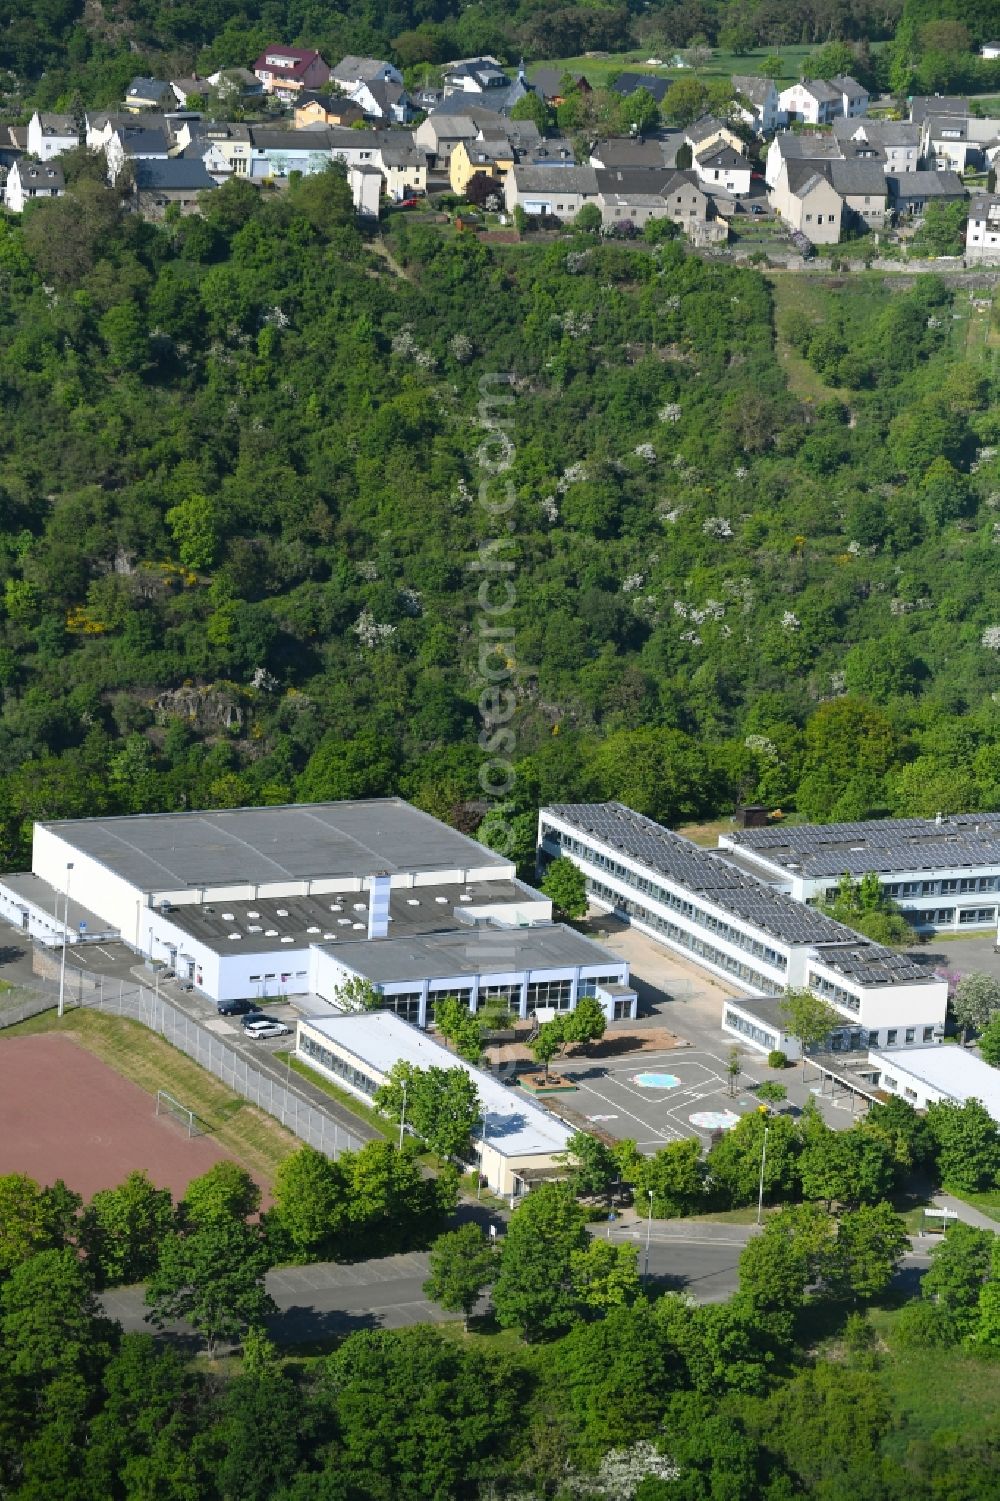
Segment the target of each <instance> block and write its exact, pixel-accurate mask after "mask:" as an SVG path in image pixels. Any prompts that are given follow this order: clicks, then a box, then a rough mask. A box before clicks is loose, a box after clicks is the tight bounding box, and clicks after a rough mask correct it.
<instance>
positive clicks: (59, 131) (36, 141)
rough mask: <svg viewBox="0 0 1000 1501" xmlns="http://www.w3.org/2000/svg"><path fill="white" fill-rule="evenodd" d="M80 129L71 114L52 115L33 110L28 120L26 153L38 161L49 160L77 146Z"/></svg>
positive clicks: (79, 138)
mask: <svg viewBox="0 0 1000 1501" xmlns="http://www.w3.org/2000/svg"><path fill="white" fill-rule="evenodd" d="M80 140H81V130H80V126H79V124H78V122H77V121H76V120H74V118H73V116H72V115H53V114H49V113H46V112H45V111H41V112H40V111H38V110H35V113H34V114H33V115H32V117H31V119H30V120H29V121H28V155H29V156H35V157H37V158H38V160H39V161H40V162H47V161H51V159H52V157H54V156H61V155H62V153H63V152H64V151H72V150H73V148H74V147H75V146H79V144H80Z"/></svg>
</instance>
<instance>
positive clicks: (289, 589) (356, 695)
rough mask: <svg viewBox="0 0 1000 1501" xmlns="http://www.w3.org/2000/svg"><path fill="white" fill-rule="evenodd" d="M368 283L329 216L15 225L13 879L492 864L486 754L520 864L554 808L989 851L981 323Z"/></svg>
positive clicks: (916, 294)
mask: <svg viewBox="0 0 1000 1501" xmlns="http://www.w3.org/2000/svg"><path fill="white" fill-rule="evenodd" d="M72 176H73V173H72V172H71V177H72ZM397 222H398V221H397ZM387 246H388V247H389V250H388V254H386V250H385V247H382V253H380V254H378V255H376V254H374V253H373V249H374V248H375V247H371V246H367V245H366V244H365V243H364V242H363V241H362V239H361V238H360V237H359V235H358V233H357V231H356V230H355V229H354V228H353V226H352V224H351V213H350V206H349V200H348V192H347V187H346V184H345V183H344V181H343V179H342V177H340V176H338V174H337V172H336V171H330V172H328V173H327V174H324V175H323V176H321V177H314V178H310V179H305V180H303V181H301V182H299V183H298V184H296V185H293V187H292V188H291V190H290V191H288V192H287V193H285V194H281V195H266V194H265V195H263V196H262V195H260V194H259V193H257V192H256V191H255V190H253V189H252V188H251V187H250V186H249V185H247V184H243V183H238V182H236V183H231V184H229V185H227V186H226V187H225V188H223V189H222V190H220V191H219V192H217V193H215V194H213V195H212V197H211V199H210V200H209V202H208V204H207V206H206V210H205V214H204V217H200V218H190V219H186V220H183V221H180V220H178V221H175V222H170V223H167V224H165V225H161V226H154V225H151V224H147V223H143V222H141V221H140V220H138V219H137V218H135V217H134V216H123V215H122V214H121V211H120V208H119V205H118V201H117V199H116V198H115V197H114V195H113V194H112V193H111V192H110V191H109V190H107V189H105V188H103V187H102V186H101V185H100V184H98V183H95V182H93V181H92V180H90V179H88V178H87V177H86V176H82V177H79V178H78V179H77V180H76V181H75V183H73V185H72V188H71V191H70V193H69V194H68V195H67V196H66V198H64V199H62V200H59V201H57V202H53V203H49V204H40V205H37V206H35V207H34V208H33V209H32V210H30V211H29V212H28V213H27V214H26V215H25V217H24V223H23V226H22V225H15V224H13V223H12V222H6V223H3V224H2V225H0V287H2V299H0V326H2V347H0V390H2V393H3V411H4V422H3V426H2V429H0V504H2V507H3V519H4V525H3V536H2V539H0V571H2V575H3V577H2V585H3V603H4V608H3V619H2V625H0V685H2V692H3V707H2V713H0V756H2V764H3V766H4V768H5V772H4V775H3V778H2V781H0V799H2V802H0V809H2V817H3V827H4V831H5V833H4V848H3V858H4V859H5V860H6V861H10V860H17V859H21V858H23V855H24V849H25V839H26V834H27V830H26V828H25V823H26V821H27V820H30V819H31V818H33V817H40V816H48V817H51V816H57V815H73V816H76V815H82V814H93V813H100V812H102V811H143V810H157V809H164V808H177V807H185V806H205V805H237V804H242V803H248V802H261V801H264V802H267V801H274V802H277V801H282V800H286V799H289V798H299V799H313V798H324V797H333V798H335V797H348V796H360V795H373V794H382V793H387V792H390V791H395V792H400V793H403V794H405V795H406V796H408V797H410V798H412V799H414V800H415V801H416V802H417V803H419V804H420V805H421V806H423V807H425V808H427V809H429V810H430V811H431V812H433V813H435V814H437V815H439V816H441V817H444V818H448V819H451V820H452V821H454V822H456V823H459V824H461V825H462V826H463V827H474V826H475V824H476V822H477V820H478V818H479V817H480V816H481V815H482V812H483V810H484V806H485V804H484V801H483V797H482V792H483V786H482V785H481V784H480V771H481V769H482V767H483V764H484V762H486V761H492V760H493V759H495V758H496V755H497V752H498V749H499V751H500V753H501V754H502V757H504V758H507V759H510V760H511V761H512V762H513V774H512V775H511V776H509V777H507V778H506V780H505V781H504V779H503V778H501V781H502V782H503V785H504V786H505V787H506V786H507V783H510V788H509V791H510V797H509V802H510V810H511V811H513V813H514V814H516V815H521V814H524V815H525V816H524V818H523V819H521V821H520V824H516V825H515V827H516V828H519V829H520V831H521V835H522V837H523V842H524V851H525V853H526V854H527V852H528V850H529V849H530V845H531V839H532V828H533V818H532V816H531V815H532V811H533V809H534V807H535V806H536V805H537V803H538V801H539V800H543V801H548V800H552V799H569V798H580V797H591V796H592V797H598V798H604V797H617V798H620V799H622V800H623V801H625V802H627V803H629V804H631V805H633V806H635V807H636V808H639V809H641V810H642V811H644V812H646V813H648V814H650V815H652V816H654V817H656V818H661V819H665V820H668V821H674V820H683V819H690V818H695V817H702V816H707V815H711V814H714V813H717V812H719V811H720V810H727V809H731V808H732V806H733V804H734V803H735V802H736V801H738V800H740V799H755V800H760V801H763V802H766V803H768V804H770V805H772V806H781V807H783V808H784V809H786V810H788V809H792V808H794V809H797V810H798V811H799V812H800V813H802V814H805V815H808V816H809V817H815V818H830V817H835V818H841V817H853V816H862V815H866V814H869V813H877V812H880V811H886V810H888V811H891V812H892V813H897V814H907V813H910V814H933V813H935V812H936V811H937V810H938V809H939V808H940V809H944V810H945V811H948V810H949V809H955V808H958V807H987V806H990V807H995V806H998V805H1000V703H998V694H1000V655H998V654H1000V613H998V610H1000V606H998V604H997V600H996V593H995V587H994V578H995V569H996V557H997V551H996V549H997V547H998V546H1000V521H998V519H997V517H998V510H997V507H998V506H1000V458H998V454H997V445H998V440H1000V431H998V430H1000V418H998V416H997V410H996V384H997V382H996V374H995V367H994V363H993V361H992V359H991V358H990V352H991V348H992V341H993V340H994V338H995V332H994V328H993V325H992V324H991V321H990V314H989V308H988V306H987V305H986V304H977V303H976V302H975V300H974V298H970V294H969V292H968V291H967V290H964V289H962V290H957V289H954V288H951V287H949V286H948V285H946V284H945V283H944V282H943V281H942V280H941V279H939V278H937V277H917V278H912V279H907V280H905V281H902V280H900V279H898V278H897V279H896V280H894V281H892V280H891V281H886V280H885V279H884V278H880V277H878V276H876V275H871V276H869V277H865V278H863V279H860V280H859V279H857V278H854V279H852V281H851V283H850V285H847V284H842V283H841V282H840V281H838V279H837V278H836V277H830V278H827V279H822V280H818V281H810V283H809V285H808V288H807V287H806V285H805V283H804V282H803V281H802V279H801V278H798V279H794V280H791V279H788V278H786V280H785V282H781V279H780V277H777V276H776V277H774V278H773V279H772V281H771V282H769V281H768V280H767V279H765V277H764V276H763V275H761V274H759V273H758V272H757V271H755V270H741V269H734V268H731V267H729V266H725V265H721V264H713V263H709V262H706V261H705V260H703V259H700V258H698V257H697V256H694V255H691V254H687V253H686V252H685V250H684V249H683V248H681V247H680V246H679V245H678V244H677V242H668V243H662V244H649V243H640V244H639V245H637V246H633V245H624V244H617V243H609V242H606V241H600V240H598V239H595V238H594V237H593V236H590V235H587V234H582V233H581V234H577V235H572V234H570V235H568V236H563V237H561V238H558V239H556V240H554V241H550V242H549V243H535V244H532V243H531V242H530V237H529V242H528V243H527V244H524V245H488V244H486V243H483V242H482V241H481V240H480V239H478V238H476V237H474V236H473V235H471V234H468V233H466V234H455V233H454V232H451V231H449V232H444V233H443V232H441V231H440V230H439V229H437V228H435V227H424V226H418V225H413V226H411V225H408V224H403V225H402V226H401V227H399V228H398V229H397V230H396V232H395V233H394V235H393V236H392V237H391V238H390V239H389V240H388V242H387ZM776 299H777V303H776ZM507 376H509V378H510V384H509V385H507V384H506V379H507ZM484 377H486V378H487V384H486V387H485V389H486V390H488V391H491V392H494V393H495V392H497V391H500V393H501V394H505V395H506V397H507V398H512V400H510V404H509V405H508V406H503V405H500V404H499V403H498V401H497V400H493V401H491V402H489V403H487V407H486V411H485V415H484V411H483V410H482V399H481V391H480V387H481V382H482V381H483V378H484ZM498 377H499V383H498ZM790 382H791V384H790ZM498 413H501V414H502V420H503V422H504V423H505V424H506V426H505V427H504V429H503V437H504V444H506V445H509V451H508V449H507V448H506V447H505V448H504V451H503V452H504V457H503V462H507V459H508V458H509V460H510V462H511V468H510V469H509V470H508V471H507V472H506V473H504V474H500V475H496V476H495V477H494V478H492V479H489V477H488V476H487V489H486V495H485V497H484V494H483V493H481V481H482V480H483V478H484V475H486V470H485V469H484V468H483V465H484V464H491V463H492V468H494V469H496V468H497V467H499V461H496V454H497V449H496V440H497V437H498V430H497V429H495V428H490V427H488V426H486V427H484V425H483V422H484V420H485V421H486V422H490V421H496V420H499V419H498V417H497V414H498ZM484 435H485V438H486V439H487V441H486V442H484ZM489 454H493V455H494V461H491V460H490V459H489V457H488V455H489ZM484 455H486V456H484ZM511 479H512V480H513V489H512V492H511V494H512V496H513V502H512V504H511V506H510V507H509V508H508V507H507V503H506V502H504V501H502V500H501V499H498V497H499V496H501V494H502V493H505V487H506V485H507V483H508V481H510V480H511ZM491 496H492V497H493V498H492V499H490V498H489V497H491ZM484 498H485V500H486V504H483V503H482V502H483V501H484ZM499 513H502V515H501V514H499ZM491 539H492V540H491ZM498 539H501V540H498ZM497 549H500V551H498V550H497ZM484 558H486V559H487V563H488V562H489V559H490V558H492V559H493V561H494V563H496V562H498V561H499V560H500V559H501V558H502V560H503V562H504V564H505V570H502V571H501V572H500V573H496V572H494V573H490V572H489V571H486V572H483V571H481V570H482V569H483V568H484V566H485V565H484V562H483V559H484ZM508 564H509V565H510V567H509V569H506V565H508ZM484 578H486V579H488V580H491V582H492V585H493V586H494V587H493V589H492V592H490V590H489V588H488V589H487V593H486V594H485V595H483V594H482V592H481V589H482V586H483V579H484ZM501 578H502V579H506V580H507V582H508V584H509V594H508V593H498V592H497V591H498V589H499V584H498V583H497V580H498V579H501ZM483 599H486V600H488V601H490V608H491V609H494V610H495V609H497V608H499V603H500V602H501V601H502V602H503V610H502V612H501V614H500V615H499V616H497V615H495V614H493V615H490V616H489V617H487V618H486V620H485V625H492V626H493V627H494V628H496V625H497V620H498V619H499V620H501V621H502V633H503V638H504V639H503V640H502V641H500V640H496V641H495V642H490V641H489V639H488V638H487V637H486V636H485V635H484V629H485V626H484V615H483V611H482V609H481V608H480V603H481V602H482V601H483ZM494 645H495V646H497V647H502V651H494ZM498 682H501V683H502V691H500V692H499V694H498V692H497V688H496V685H497V683H498ZM491 684H492V685H493V686H491ZM486 690H488V691H486ZM484 695H485V697H484ZM484 714H488V715H489V718H488V719H487V721H486V722H485V725H484V721H483V717H482V716H483V715H484ZM498 721H499V722H500V724H501V725H502V727H503V728H502V733H501V730H499V729H497V722H498ZM491 727H492V730H493V733H492V734H490V733H489V731H490V729H491ZM481 736H482V741H481V739H480V737H481ZM498 736H499V737H500V738H499V739H498ZM491 775H492V774H491ZM497 785H498V784H497V782H496V780H494V781H493V782H491V783H490V787H491V788H492V789H493V790H495V788H496V786H497ZM488 832H489V830H488V827H487V830H486V833H487V837H488Z"/></svg>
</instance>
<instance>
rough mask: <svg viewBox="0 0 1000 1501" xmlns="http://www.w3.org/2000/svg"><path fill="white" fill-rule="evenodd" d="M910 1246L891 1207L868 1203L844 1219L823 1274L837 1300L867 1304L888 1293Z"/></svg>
mask: <svg viewBox="0 0 1000 1501" xmlns="http://www.w3.org/2000/svg"><path fill="white" fill-rule="evenodd" d="M909 1247H910V1242H909V1237H908V1235H907V1233H906V1226H905V1224H904V1223H903V1221H902V1220H901V1219H900V1217H899V1215H898V1214H895V1213H894V1212H893V1210H892V1208H891V1206H890V1205H888V1204H865V1205H863V1206H862V1207H861V1208H860V1209H856V1210H853V1211H852V1212H851V1213H850V1214H845V1215H843V1217H842V1218H841V1219H840V1221H839V1223H838V1226H837V1238H836V1240H835V1241H834V1243H833V1245H832V1246H831V1247H830V1250H829V1252H828V1254H827V1256H826V1257H825V1258H824V1261H823V1265H822V1267H821V1275H822V1277H823V1280H824V1283H825V1284H826V1286H827V1288H828V1289H829V1291H830V1292H831V1293H832V1294H833V1296H834V1297H837V1298H850V1299H853V1300H854V1301H860V1302H867V1301H869V1300H870V1299H871V1298H877V1297H878V1296H879V1294H881V1293H883V1292H885V1290H886V1288H887V1287H888V1286H889V1283H890V1282H891V1281H892V1279H893V1277H894V1276H895V1274H896V1271H897V1269H898V1267H899V1263H900V1262H901V1261H902V1259H903V1257H904V1256H905V1255H906V1252H907V1251H908V1250H909Z"/></svg>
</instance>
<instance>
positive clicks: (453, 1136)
mask: <svg viewBox="0 0 1000 1501" xmlns="http://www.w3.org/2000/svg"><path fill="white" fill-rule="evenodd" d="M404 1091H405V1095H406V1106H405V1110H406V1115H405V1118H406V1120H408V1121H409V1123H410V1125H411V1126H412V1127H413V1129H414V1131H415V1132H416V1133H417V1135H418V1136H422V1137H423V1139H424V1141H426V1143H427V1145H428V1146H429V1147H430V1148H431V1150H432V1151H434V1152H436V1153H437V1154H438V1156H439V1157H444V1158H448V1157H464V1156H467V1155H468V1152H469V1149H470V1144H471V1140H472V1134H473V1131H474V1130H475V1127H476V1123H477V1122H478V1121H479V1119H480V1116H481V1114H482V1104H481V1102H480V1099H479V1092H478V1090H477V1089H476V1084H475V1080H474V1079H473V1078H472V1076H471V1075H470V1074H469V1073H468V1071H467V1070H466V1069H464V1068H417V1067H416V1066H415V1065H414V1064H412V1063H404V1062H399V1063H395V1064H393V1066H392V1068H391V1069H390V1070H389V1074H388V1078H387V1079H386V1082H385V1084H383V1085H381V1086H380V1087H379V1088H378V1089H377V1090H376V1091H375V1096H374V1100H375V1105H376V1108H377V1109H379V1110H381V1111H382V1113H383V1115H386V1116H388V1118H389V1119H390V1120H393V1121H398V1120H402V1119H403V1118H404V1116H403V1110H404V1106H403V1095H404Z"/></svg>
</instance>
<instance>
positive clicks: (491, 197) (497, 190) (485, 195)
mask: <svg viewBox="0 0 1000 1501" xmlns="http://www.w3.org/2000/svg"><path fill="white" fill-rule="evenodd" d="M465 196H466V198H467V199H468V201H469V202H470V203H471V204H473V205H474V207H476V208H485V209H489V210H490V211H491V212H495V211H496V210H497V209H499V208H502V207H503V188H502V187H501V185H500V183H499V182H498V181H497V179H496V178H495V177H491V176H490V175H489V173H488V172H474V173H473V174H472V176H471V177H470V178H469V181H468V182H467V183H466V185H465Z"/></svg>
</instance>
